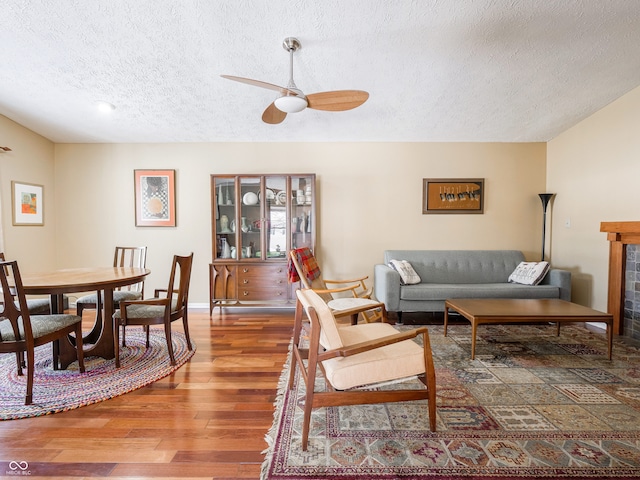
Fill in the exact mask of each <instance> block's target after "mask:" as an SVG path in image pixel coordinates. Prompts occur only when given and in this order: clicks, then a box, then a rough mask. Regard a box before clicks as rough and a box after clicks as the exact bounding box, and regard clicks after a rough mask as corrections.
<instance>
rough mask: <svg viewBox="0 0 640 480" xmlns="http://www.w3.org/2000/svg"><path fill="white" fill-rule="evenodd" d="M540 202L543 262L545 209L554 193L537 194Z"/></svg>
mask: <svg viewBox="0 0 640 480" xmlns="http://www.w3.org/2000/svg"><path fill="white" fill-rule="evenodd" d="M538 196H539V197H540V201H541V202H542V259H541V260H540V261H541V262H544V247H545V233H546V230H547V207H548V206H549V202H550V201H551V199H552V198H553V197H554V196H555V193H539V194H538Z"/></svg>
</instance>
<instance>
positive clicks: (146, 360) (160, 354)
mask: <svg viewBox="0 0 640 480" xmlns="http://www.w3.org/2000/svg"><path fill="white" fill-rule="evenodd" d="M172 338H173V349H174V354H175V358H176V365H175V366H171V364H170V363H169V353H168V352H167V341H166V340H165V337H164V330H163V329H156V328H152V329H151V337H150V339H149V341H150V348H146V347H145V342H146V338H145V334H144V332H143V331H142V330H141V329H128V330H127V346H126V347H121V349H120V365H121V367H120V368H118V369H116V368H115V360H114V359H111V360H104V359H102V358H98V357H86V358H85V367H86V372H85V373H79V372H78V362H74V363H72V364H71V365H69V368H67V369H66V370H53V368H52V363H51V353H52V351H51V348H52V347H51V344H48V345H43V346H41V347H38V348H36V356H35V361H36V368H35V375H34V381H33V404H32V405H25V404H24V396H25V393H26V391H27V377H26V372H25V375H22V376H19V375H18V372H17V366H16V357H15V355H14V354H5V355H2V356H0V420H13V419H17V418H26V417H35V416H39V415H47V414H50V413H57V412H64V411H67V410H71V409H74V408H78V407H82V406H85V405H90V404H92V403H97V402H101V401H103V400H107V399H109V398H113V397H117V396H118V395H122V394H124V393H127V392H130V391H132V390H136V389H138V388H141V387H144V386H145V385H148V384H150V383H152V382H155V381H156V380H159V379H161V378H163V377H166V376H167V375H169V374H170V373H172V372H174V371H175V370H176V369H178V368H180V367H181V366H182V365H184V363H185V362H187V360H189V359H190V358H191V357H192V356H193V354H194V353H195V348H196V347H195V344H194V343H193V339H192V340H191V343H192V345H193V350H192V351H189V350H188V349H187V340H186V338H185V336H184V335H183V334H182V333H181V332H172Z"/></svg>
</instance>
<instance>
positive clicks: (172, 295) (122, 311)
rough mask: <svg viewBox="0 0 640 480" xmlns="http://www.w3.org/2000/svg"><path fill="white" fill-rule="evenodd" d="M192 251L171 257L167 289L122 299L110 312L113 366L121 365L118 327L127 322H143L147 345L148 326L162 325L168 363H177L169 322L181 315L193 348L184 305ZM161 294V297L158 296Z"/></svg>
mask: <svg viewBox="0 0 640 480" xmlns="http://www.w3.org/2000/svg"><path fill="white" fill-rule="evenodd" d="M192 263H193V253H191V254H190V255H189V256H186V257H185V256H178V255H174V256H173V263H172V265H171V274H170V275H169V286H168V287H167V289H166V290H163V289H156V290H155V292H154V298H149V299H145V300H122V301H121V302H120V308H119V309H118V310H116V311H115V313H114V314H113V347H114V350H115V357H116V368H120V352H119V346H118V343H119V338H118V337H119V333H120V327H121V326H122V327H124V328H123V335H124V330H125V328H126V327H128V326H130V325H142V326H144V327H145V328H146V331H147V343H146V346H147V348H149V327H150V326H151V325H163V326H164V333H165V337H166V339H167V349H168V351H169V359H170V361H171V365H175V364H176V360H175V356H174V354H173V343H172V341H171V323H172V322H174V321H175V320H178V319H180V318H182V325H183V327H184V334H185V336H186V338H187V347H188V348H189V350H192V346H191V339H190V338H189V324H188V321H187V320H188V319H187V316H188V314H187V306H188V299H189V284H190V280H191V265H192ZM162 294H163V296H161V295H162Z"/></svg>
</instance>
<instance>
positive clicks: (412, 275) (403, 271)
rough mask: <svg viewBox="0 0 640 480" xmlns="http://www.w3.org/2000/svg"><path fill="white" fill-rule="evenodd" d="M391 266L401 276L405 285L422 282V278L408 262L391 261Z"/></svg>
mask: <svg viewBox="0 0 640 480" xmlns="http://www.w3.org/2000/svg"><path fill="white" fill-rule="evenodd" d="M389 265H390V266H391V268H393V269H394V270H395V271H396V272H398V273H399V274H400V280H401V281H402V284H403V285H415V284H416V283H420V282H421V280H420V276H419V275H418V274H417V273H416V271H415V270H414V269H413V267H412V266H411V264H410V263H409V262H407V261H406V260H391V261H390V262H389Z"/></svg>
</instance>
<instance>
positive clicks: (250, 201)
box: [236, 177, 263, 259]
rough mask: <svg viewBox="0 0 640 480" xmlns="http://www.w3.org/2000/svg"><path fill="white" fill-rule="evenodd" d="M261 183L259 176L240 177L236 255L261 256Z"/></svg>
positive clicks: (241, 256) (243, 256)
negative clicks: (238, 240)
mask: <svg viewBox="0 0 640 480" xmlns="http://www.w3.org/2000/svg"><path fill="white" fill-rule="evenodd" d="M262 197H263V195H262V185H261V179H260V177H240V196H239V198H240V218H239V219H238V222H237V224H236V230H237V231H238V233H239V238H240V244H239V245H238V252H237V253H238V257H237V258H240V259H243V258H247V259H249V258H261V257H262V250H261V246H260V244H261V242H260V238H261V232H262V208H261V203H262V202H261V201H260V200H261V199H262Z"/></svg>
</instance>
